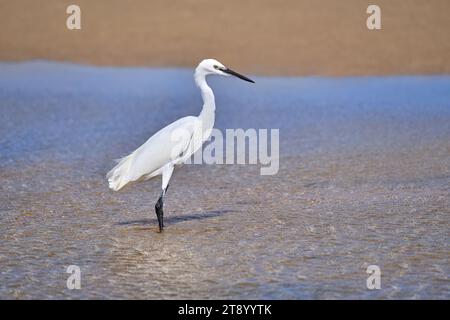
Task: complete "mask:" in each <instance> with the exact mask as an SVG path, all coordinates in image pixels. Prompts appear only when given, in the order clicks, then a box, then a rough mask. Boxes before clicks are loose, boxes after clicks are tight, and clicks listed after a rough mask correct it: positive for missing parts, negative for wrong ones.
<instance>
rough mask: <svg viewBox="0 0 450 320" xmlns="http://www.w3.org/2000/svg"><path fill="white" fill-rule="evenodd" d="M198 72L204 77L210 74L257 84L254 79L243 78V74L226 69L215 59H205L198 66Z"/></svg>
mask: <svg viewBox="0 0 450 320" xmlns="http://www.w3.org/2000/svg"><path fill="white" fill-rule="evenodd" d="M196 72H200V73H203V74H204V75H209V74H217V75H220V76H226V77H228V76H235V77H238V78H239V79H242V80H245V81H248V82H252V83H255V81H253V80H252V79H249V78H247V77H246V76H243V75H242V74H239V73H237V72H236V71H233V70H231V69H230V68H227V67H225V66H224V65H223V64H222V63H220V62H219V61H217V60H215V59H205V60H203V61H202V62H200V64H199V65H198V67H197V69H196Z"/></svg>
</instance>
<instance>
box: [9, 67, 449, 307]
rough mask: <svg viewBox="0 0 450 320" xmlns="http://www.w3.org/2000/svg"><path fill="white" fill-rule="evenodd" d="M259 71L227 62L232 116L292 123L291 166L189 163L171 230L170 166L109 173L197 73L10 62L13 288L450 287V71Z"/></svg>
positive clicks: (406, 293)
mask: <svg viewBox="0 0 450 320" xmlns="http://www.w3.org/2000/svg"><path fill="white" fill-rule="evenodd" d="M255 80H256V84H255V85H250V84H248V83H245V82H241V81H238V80H231V79H211V81H210V83H211V86H212V87H213V89H214V90H215V92H216V102H217V105H218V109H217V118H216V127H218V128H220V129H225V128H279V129H280V144H281V145H280V171H279V173H278V174H277V175H273V176H261V175H260V174H259V166H257V165H240V166H238V165H215V166H213V165H186V166H184V167H183V168H181V169H179V170H178V171H176V172H175V174H174V176H173V178H172V183H171V188H170V190H169V192H168V195H167V203H166V207H165V208H166V211H165V212H166V219H165V222H166V223H165V224H166V230H165V232H164V233H162V234H159V233H157V223H156V218H155V214H154V211H153V207H154V203H155V201H156V199H157V197H158V194H159V189H160V181H159V179H155V180H151V181H148V182H145V183H139V184H135V185H132V186H130V187H127V188H125V189H124V190H123V191H121V192H119V193H115V192H112V191H110V190H109V189H108V188H107V183H106V180H105V178H104V177H105V174H106V172H107V171H108V170H109V169H110V168H111V167H112V166H113V164H114V163H113V161H112V159H115V158H117V157H120V156H123V155H125V154H127V153H128V152H130V151H132V150H133V149H135V148H136V147H137V146H139V145H140V144H141V143H143V142H144V141H145V140H146V139H147V138H148V137H149V136H150V135H151V134H153V133H154V132H156V131H157V130H158V129H159V128H161V127H162V126H164V125H165V124H167V123H169V122H171V121H173V120H175V119H177V118H179V117H181V116H185V115H190V114H197V113H198V112H199V111H200V106H201V100H200V96H199V93H198V92H197V89H196V88H195V86H194V84H193V81H192V72H191V71H189V70H176V69H173V70H162V69H144V68H142V69H138V68H135V69H128V68H95V67H85V66H78V65H70V64H57V63H47V62H30V63H18V64H16V63H11V64H9V63H2V64H0V111H1V113H0V181H1V186H0V219H1V223H0V235H1V247H0V298H3V299H29V298H63V299H67V298H137V299H141V298H165V299H170V298H196V299H198V298H206V299H208V298H244V299H246V298H252V299H260V298H272V299H278V298H287V299H305V298H306V299H309V298H345V299H350V298H356V299H358V298H368V299H371V298H400V299H410V298H432V299H434V298H439V299H449V298H450V279H449V271H450V267H449V243H450V241H449V240H450V238H449V213H450V90H449V88H450V77H447V76H436V77H385V78H370V77H367V78H336V79H331V78H314V77H308V78H263V77H256V79H255ZM373 264H374V265H378V266H380V269H381V286H382V288H381V289H380V290H368V289H367V288H366V279H367V277H368V274H367V273H366V268H367V266H369V265H373ZM69 265H78V266H79V267H80V268H81V272H82V277H81V286H82V288H81V290H68V289H67V288H66V279H67V277H68V276H69V274H67V273H66V268H67V266H69Z"/></svg>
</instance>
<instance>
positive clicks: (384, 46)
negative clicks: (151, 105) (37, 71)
mask: <svg viewBox="0 0 450 320" xmlns="http://www.w3.org/2000/svg"><path fill="white" fill-rule="evenodd" d="M70 4H73V1H71V0H45V1H35V0H20V1H6V0H5V1H0V6H1V10H0V21H1V26H2V27H1V28H0V49H1V50H0V61H17V60H31V59H46V60H57V61H71V62H81V63H85V64H94V65H112V66H117V65H123V66H182V67H191V66H193V65H196V64H197V63H198V62H199V61H200V60H202V59H204V58H207V57H212V58H216V59H219V60H220V61H222V62H223V63H225V64H226V65H229V66H233V67H235V68H237V69H244V70H245V71H247V72H252V73H255V74H261V75H262V74H266V75H267V74H272V75H386V74H443V73H445V74H449V73H450V37H449V36H448V34H449V31H450V19H449V18H448V12H449V11H450V1H448V0H428V1H423V0H407V1H405V0H377V1H376V4H377V5H379V6H380V8H381V19H382V30H380V31H370V30H368V29H367V27H366V19H367V17H368V15H367V13H366V9H367V7H368V5H369V4H371V2H368V1H363V0H345V1H336V0H320V1H317V0H284V1H282V2H280V1H274V0H247V1H239V0H228V1H209V0H195V1H194V0H189V1H169V2H168V1H165V0H152V1H147V0H133V1H132V3H130V2H128V1H123V0H96V1H89V0H77V2H76V4H78V5H79V6H80V7H81V17H82V18H81V19H82V21H81V23H82V24H81V26H82V29H81V30H80V31H71V30H68V29H67V28H66V19H67V16H68V15H67V14H66V8H67V6H68V5H70Z"/></svg>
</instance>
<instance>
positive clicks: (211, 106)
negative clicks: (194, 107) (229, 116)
mask: <svg viewBox="0 0 450 320" xmlns="http://www.w3.org/2000/svg"><path fill="white" fill-rule="evenodd" d="M205 76H206V75H205V74H204V73H203V72H200V71H198V70H196V71H195V75H194V78H195V83H196V84H197V86H198V87H199V88H200V91H201V93H202V99H203V109H202V111H201V112H200V115H199V118H200V120H202V123H203V130H209V129H212V127H213V126H214V117H215V111H216V102H215V100H214V93H213V91H212V89H211V88H210V87H209V86H208V83H207V82H206V78H205Z"/></svg>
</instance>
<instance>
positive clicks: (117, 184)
mask: <svg viewBox="0 0 450 320" xmlns="http://www.w3.org/2000/svg"><path fill="white" fill-rule="evenodd" d="M132 159H133V154H130V155H128V156H126V157H123V158H121V159H118V160H116V161H118V163H117V165H116V166H115V167H114V168H112V169H111V171H109V172H108V173H107V174H106V178H107V179H108V183H109V188H110V189H112V190H114V191H119V190H120V189H122V188H123V187H124V186H125V185H126V184H127V183H128V182H130V180H129V179H128V171H129V169H130V165H131V162H132Z"/></svg>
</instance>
